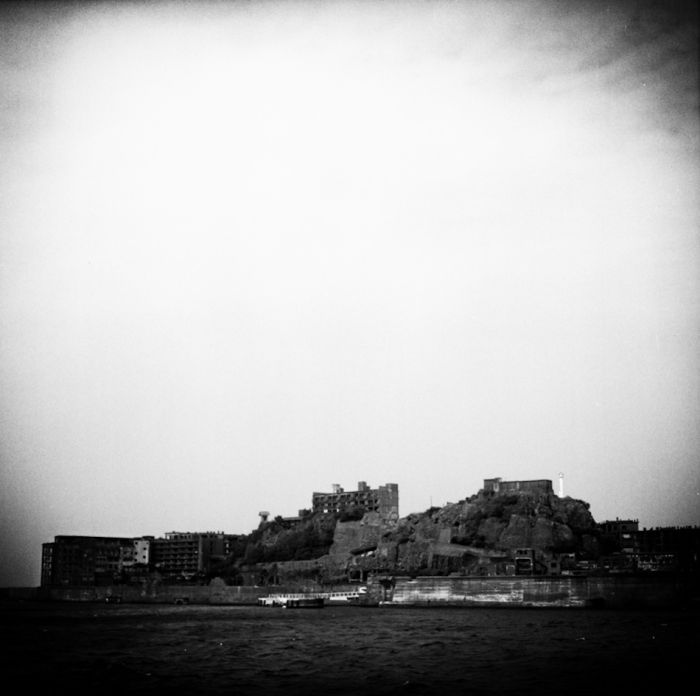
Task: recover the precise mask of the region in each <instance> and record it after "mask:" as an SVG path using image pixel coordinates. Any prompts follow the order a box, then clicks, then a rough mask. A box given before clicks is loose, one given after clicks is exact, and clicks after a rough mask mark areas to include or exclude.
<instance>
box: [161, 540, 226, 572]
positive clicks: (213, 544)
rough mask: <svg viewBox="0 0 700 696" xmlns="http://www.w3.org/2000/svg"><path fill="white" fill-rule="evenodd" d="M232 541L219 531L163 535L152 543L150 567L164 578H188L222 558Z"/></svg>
mask: <svg viewBox="0 0 700 696" xmlns="http://www.w3.org/2000/svg"><path fill="white" fill-rule="evenodd" d="M235 538H236V536H235V535H232V534H224V533H223V532H166V534H165V536H164V538H162V539H154V540H153V554H152V557H153V564H154V566H155V568H156V569H157V570H158V571H159V572H161V573H163V574H165V575H169V576H180V577H182V578H185V579H187V578H191V577H194V576H195V575H197V574H198V573H206V572H207V571H208V570H209V567H210V564H211V562H212V561H214V560H219V559H223V558H225V556H226V554H227V553H228V552H229V547H230V544H231V542H232V540H234V539H235Z"/></svg>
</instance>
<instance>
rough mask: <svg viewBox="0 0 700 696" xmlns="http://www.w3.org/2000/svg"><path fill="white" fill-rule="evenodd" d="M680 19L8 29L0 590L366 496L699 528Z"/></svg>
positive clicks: (268, 15) (389, 7)
mask: <svg viewBox="0 0 700 696" xmlns="http://www.w3.org/2000/svg"><path fill="white" fill-rule="evenodd" d="M693 5H694V3H687V4H686V3H678V4H677V3H669V2H666V3H653V2H610V3H603V2H596V3H586V2H517V1H516V2H505V3H501V2H495V1H492V0H490V1H489V2H483V3H482V2H430V3H428V2H402V3H391V2H383V3H379V2H355V3H350V2H347V3H333V2H329V3H320V2H308V3H300V2H284V3H281V2H280V3H275V2H250V3H245V2H218V3H211V4H206V3H191V4H189V3H188V4H186V3H148V4H146V3H121V2H120V3H116V2H115V3H104V4H103V3H84V4H78V3H71V4H60V3H47V4H39V5H36V6H34V5H30V4H25V5H18V6H14V7H12V6H9V5H7V4H4V5H3V7H2V9H0V13H2V15H1V22H2V24H1V31H2V36H1V38H0V95H1V96H0V100H1V101H0V184H1V186H2V196H1V197H0V263H1V266H0V417H1V421H0V438H1V440H0V458H1V461H0V463H1V466H2V469H1V477H2V478H1V481H0V483H1V489H0V515H1V518H0V519H1V520H2V534H1V535H0V538H1V539H2V542H1V543H2V549H0V550H1V551H2V564H0V586H1V585H36V584H38V583H39V571H40V560H41V544H42V543H43V542H47V541H52V540H53V537H54V536H55V535H58V534H82V535H105V536H121V535H124V536H138V535H142V534H151V535H156V536H160V535H162V534H163V533H164V532H166V531H172V530H179V531H206V530H222V531H226V532H229V533H247V532H250V531H251V530H252V529H254V528H255V527H256V526H257V523H258V521H259V518H258V512H259V511H260V510H269V511H270V512H271V513H272V514H273V515H277V514H281V515H293V514H296V513H297V511H298V510H299V509H300V508H303V507H308V506H309V505H310V503H311V493H312V492H313V491H324V490H330V489H331V484H333V483H340V484H341V485H343V486H344V487H345V488H346V490H351V489H355V488H356V485H357V481H359V480H366V481H367V482H368V483H369V484H370V485H371V486H373V487H376V486H377V485H380V484H383V483H386V482H395V483H398V484H399V492H400V513H401V515H407V514H409V513H411V512H416V511H422V510H425V509H426V508H427V507H429V506H430V505H431V504H432V505H443V504H444V503H446V502H448V501H451V502H455V501H457V500H460V499H463V498H465V497H467V496H469V495H471V494H473V493H476V492H477V491H478V490H479V489H480V488H481V486H482V484H483V479H484V478H491V477H494V476H501V477H503V478H504V479H532V478H549V479H552V480H553V481H554V487H555V490H558V476H559V473H560V472H562V473H564V486H565V494H567V495H571V496H573V497H576V498H580V499H583V500H585V501H587V502H589V503H590V505H591V512H592V513H593V516H594V517H595V519H596V520H597V521H602V520H605V519H610V518H613V519H614V518H615V517H631V518H637V519H639V522H640V526H645V527H651V526H658V525H663V526H666V525H689V524H693V525H697V524H700V467H699V452H700V427H699V426H700V364H699V363H700V318H699V317H700V314H699V311H698V310H699V308H700V307H699V298H700V280H699V278H700V276H699V273H698V271H699V270H700V241H699V224H698V223H699V205H698V203H699V200H698V191H700V165H699V162H700V160H699V158H698V154H699V153H698V149H699V139H698V135H699V110H698V64H697V59H698V56H697V41H698V21H697V13H696V11H695V10H691V9H689V8H691V7H693Z"/></svg>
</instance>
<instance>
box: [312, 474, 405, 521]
mask: <svg viewBox="0 0 700 696" xmlns="http://www.w3.org/2000/svg"><path fill="white" fill-rule="evenodd" d="M311 508H312V510H313V512H322V513H332V512H338V513H342V512H347V511H350V510H351V509H353V508H356V509H364V510H365V511H366V512H378V513H379V514H380V515H381V517H383V518H384V519H386V520H397V519H398V517H399V485H398V483H387V484H385V485H383V486H379V487H378V488H370V487H369V486H368V485H367V482H366V481H359V482H358V484H357V490H356V491H346V490H345V489H344V488H343V487H342V486H340V485H339V484H337V483H334V484H333V491H332V492H331V493H318V492H316V493H313V495H312V496H311Z"/></svg>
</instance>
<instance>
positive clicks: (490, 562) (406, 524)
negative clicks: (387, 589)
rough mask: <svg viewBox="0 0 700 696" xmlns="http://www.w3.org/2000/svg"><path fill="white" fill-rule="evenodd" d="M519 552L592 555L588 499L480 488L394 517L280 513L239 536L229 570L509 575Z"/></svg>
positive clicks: (319, 577) (320, 578)
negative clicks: (291, 519) (291, 518)
mask: <svg viewBox="0 0 700 696" xmlns="http://www.w3.org/2000/svg"><path fill="white" fill-rule="evenodd" d="M519 549H533V550H534V551H535V552H536V554H538V555H539V557H541V558H543V559H545V560H546V559H547V558H552V557H554V556H556V554H560V553H570V552H576V553H578V554H582V555H584V556H588V557H589V558H595V557H596V554H597V553H598V544H597V531H596V525H595V521H594V519H593V517H592V515H591V514H590V511H589V506H588V504H587V503H585V502H584V501H581V500H575V499H572V498H559V497H558V496H556V495H553V494H551V493H543V492H534V493H533V492H528V491H522V492H517V493H507V494H496V493H494V492H484V491H480V492H479V493H477V494H476V495H473V496H471V497H470V498H467V499H465V500H462V501H459V502H458V503H450V504H448V505H446V506H444V507H442V508H430V509H429V510H426V511H425V512H423V513H414V514H411V515H408V516H407V517H404V518H402V519H400V520H398V521H397V522H390V521H386V520H384V519H382V518H381V517H380V516H379V515H378V514H377V513H367V514H365V515H364V516H363V517H362V518H361V519H359V520H351V521H340V519H338V518H337V517H333V516H329V515H320V514H316V515H309V516H308V517H307V518H306V519H304V520H302V521H301V522H297V523H296V524H292V525H290V524H287V523H285V521H284V520H282V519H281V518H279V519H276V520H275V521H273V522H268V523H264V524H262V525H261V527H260V528H259V529H258V530H256V531H255V532H254V533H253V534H251V535H250V536H249V537H248V538H247V539H244V540H243V541H242V542H241V544H240V545H239V548H238V551H237V554H234V555H233V556H232V558H231V559H230V563H229V567H230V568H231V573H232V574H234V573H238V575H239V576H241V577H245V578H249V577H250V578H258V580H257V581H258V582H264V581H265V578H268V580H267V581H269V582H281V581H282V580H284V581H291V580H292V579H293V576H294V573H295V572H297V569H298V574H299V576H300V578H301V577H302V576H303V577H304V578H306V579H307V580H309V581H311V580H313V581H314V582H324V581H325V582H337V581H339V580H340V579H342V578H343V577H349V576H353V577H355V578H363V577H365V576H366V575H367V573H369V572H385V573H408V574H421V573H424V574H448V573H460V574H465V573H466V574H490V573H491V572H498V573H502V572H508V570H507V565H508V564H509V563H510V564H512V563H513V559H514V556H515V555H517V554H516V553H515V552H516V551H517V550H519ZM497 566H498V568H499V569H498V570H495V569H496V567H497Z"/></svg>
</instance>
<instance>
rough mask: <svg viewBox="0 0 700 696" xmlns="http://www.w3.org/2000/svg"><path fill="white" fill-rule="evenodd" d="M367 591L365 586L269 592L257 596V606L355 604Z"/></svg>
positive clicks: (293, 606)
mask: <svg viewBox="0 0 700 696" xmlns="http://www.w3.org/2000/svg"><path fill="white" fill-rule="evenodd" d="M366 593H367V588H366V587H359V588H358V589H357V590H345V591H341V592H301V593H295V594H270V595H267V596H266V597H258V606H261V607H285V608H290V609H291V608H302V607H303V608H321V607H324V606H326V605H337V604H340V605H342V604H357V603H359V602H360V599H361V598H362V597H363V596H364V595H365V594H366Z"/></svg>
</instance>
